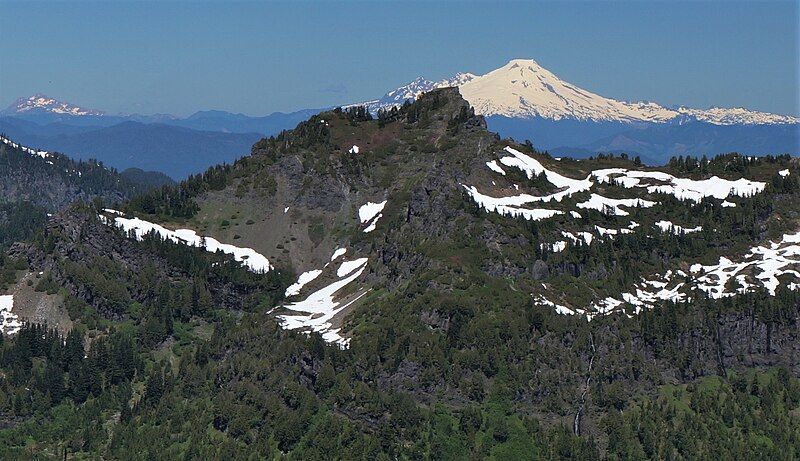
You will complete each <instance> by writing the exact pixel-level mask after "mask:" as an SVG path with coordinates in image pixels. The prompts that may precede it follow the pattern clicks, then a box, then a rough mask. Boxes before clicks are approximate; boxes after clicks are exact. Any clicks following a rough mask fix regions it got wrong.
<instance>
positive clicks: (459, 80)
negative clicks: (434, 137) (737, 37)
mask: <svg viewBox="0 0 800 461" xmlns="http://www.w3.org/2000/svg"><path fill="white" fill-rule="evenodd" d="M447 86H458V88H459V91H460V92H461V94H462V96H463V97H464V99H466V100H467V101H468V102H469V103H470V104H471V105H472V106H473V107H474V108H475V112H476V113H477V114H480V115H483V116H485V117H486V119H487V123H488V125H489V128H490V129H492V130H493V131H496V132H498V133H499V134H500V135H502V136H507V137H512V138H514V139H517V140H525V139H530V140H531V141H532V142H533V144H534V145H535V146H536V147H538V148H540V149H546V150H549V151H550V152H552V153H554V154H558V155H562V156H573V157H579V158H580V157H587V156H591V155H595V154H597V153H598V152H614V153H620V152H626V153H628V154H631V155H640V156H641V157H642V159H643V160H644V161H646V162H648V163H651V164H661V163H664V162H665V161H667V160H668V159H669V158H670V157H672V156H676V155H696V156H700V155H715V154H719V153H725V152H732V151H735V152H740V153H743V154H748V155H763V154H770V153H789V154H793V155H797V154H800V119H798V118H797V117H793V116H789V115H778V114H770V113H766V112H759V111H753V110H748V109H744V108H720V107H713V108H710V109H693V108H688V107H683V106H680V107H675V108H668V107H665V106H662V105H660V104H657V103H654V102H633V103H631V102H624V101H617V100H615V99H611V98H606V97H603V96H600V95H597V94H595V93H592V92H591V91H588V90H584V89H582V88H579V87H577V86H575V85H572V84H570V83H568V82H565V81H564V80H562V79H560V78H559V77H557V76H556V75H554V74H553V73H552V72H550V71H548V70H547V69H545V68H543V67H542V66H540V65H539V64H538V63H537V62H536V61H533V60H530V59H515V60H512V61H510V62H508V63H507V64H506V65H505V66H503V67H501V68H499V69H496V70H493V71H491V72H489V73H487V74H485V75H480V76H477V75H474V74H470V73H459V74H456V75H455V76H454V77H453V78H450V79H444V80H440V81H431V80H427V79H425V78H423V77H419V78H417V79H415V80H414V81H412V82H411V83H409V84H407V85H404V86H401V87H400V88H397V89H395V90H392V91H390V92H388V93H387V94H386V95H384V96H383V97H382V98H380V99H375V100H371V101H365V102H363V103H359V104H360V105H366V106H367V107H369V109H370V111H372V112H373V113H377V111H378V110H380V109H388V108H391V107H393V106H396V105H399V104H402V103H403V102H404V101H406V100H413V99H414V98H416V97H417V96H418V95H419V94H421V93H424V92H427V91H430V90H432V89H434V88H442V87H447ZM354 105H358V104H354Z"/></svg>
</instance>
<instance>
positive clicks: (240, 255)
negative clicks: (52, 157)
mask: <svg viewBox="0 0 800 461" xmlns="http://www.w3.org/2000/svg"><path fill="white" fill-rule="evenodd" d="M104 211H105V212H107V213H109V214H113V215H114V217H113V221H110V220H109V218H107V217H105V216H103V215H100V219H101V220H103V221H105V222H112V223H113V224H114V225H115V226H117V227H119V228H120V229H122V230H124V231H125V232H126V233H131V232H133V234H134V237H135V238H136V240H141V239H142V238H143V237H144V236H145V235H147V234H149V233H150V232H155V233H157V234H158V235H160V236H161V238H164V239H167V240H171V241H173V242H175V243H180V244H184V245H189V246H193V247H199V248H204V249H205V250H206V251H208V252H210V253H216V252H217V251H221V252H223V253H225V254H229V255H233V257H234V259H235V260H236V261H238V262H240V263H241V264H242V265H243V266H245V267H246V268H247V269H249V270H251V271H253V272H257V273H265V272H269V271H270V270H272V265H271V264H270V263H269V260H268V259H267V257H266V256H264V255H262V254H261V253H259V252H257V251H256V250H254V249H252V248H243V247H238V246H236V245H231V244H228V243H222V242H220V241H219V240H217V239H215V238H213V237H204V236H202V235H197V232H195V231H193V230H192V229H176V230H174V231H173V230H170V229H167V228H166V227H164V226H161V225H159V224H155V223H151V222H149V221H145V220H143V219H139V218H125V217H122V216H120V213H119V212H118V211H116V210H111V209H106V210H104Z"/></svg>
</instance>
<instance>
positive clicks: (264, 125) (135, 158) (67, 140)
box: [0, 94, 319, 179]
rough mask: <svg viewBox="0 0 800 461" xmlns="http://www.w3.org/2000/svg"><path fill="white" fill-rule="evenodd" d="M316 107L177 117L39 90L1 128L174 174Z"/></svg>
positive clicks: (26, 139) (224, 156)
mask: <svg viewBox="0 0 800 461" xmlns="http://www.w3.org/2000/svg"><path fill="white" fill-rule="evenodd" d="M317 112H319V110H318V109H308V110H301V111H297V112H293V113H288V114H286V113H280V112H276V113H273V114H270V115H267V116H264V117H249V116H246V115H243V114H233V113H230V112H224V111H201V112H197V113H195V114H193V115H191V116H189V117H186V118H180V117H175V116H172V115H167V114H155V115H139V114H132V115H109V114H106V113H105V112H103V111H99V110H95V109H86V108H83V107H80V106H77V105H74V104H71V103H68V102H64V101H58V100H56V99H53V98H50V97H47V96H45V95H41V94H37V95H34V96H31V97H29V98H20V99H18V100H17V101H16V102H15V103H14V104H12V105H11V106H9V107H8V108H7V109H5V110H3V111H2V112H0V133H5V134H7V135H9V136H10V137H11V138H13V139H15V140H19V141H20V142H22V143H23V144H25V145H29V146H35V147H36V148H40V149H45V150H49V151H57V152H63V153H66V154H68V155H70V156H71V157H74V158H78V159H89V158H94V159H97V160H100V161H102V162H103V163H105V164H107V165H109V166H113V167H115V168H118V169H120V170H124V169H127V168H140V169H143V170H157V171H161V172H163V173H166V174H167V175H169V176H170V177H172V178H174V179H183V178H185V177H187V176H188V175H190V174H193V173H199V172H202V171H204V170H205V169H206V168H208V167H209V166H210V165H213V164H216V163H221V162H228V163H229V162H233V161H234V160H236V159H237V158H240V157H242V156H243V155H247V154H249V153H250V148H251V147H252V145H253V144H254V143H255V142H256V141H258V140H259V139H261V138H262V137H264V136H266V135H271V134H276V133H279V132H280V131H281V130H285V129H289V128H293V127H294V126H296V125H297V124H298V123H299V122H301V121H303V120H305V119H307V118H308V117H309V116H311V115H313V114H315V113H317Z"/></svg>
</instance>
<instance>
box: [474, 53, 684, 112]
mask: <svg viewBox="0 0 800 461" xmlns="http://www.w3.org/2000/svg"><path fill="white" fill-rule="evenodd" d="M459 89H460V91H461V94H462V95H463V96H464V99H466V100H467V101H469V102H470V104H472V106H473V107H474V108H475V112H477V113H479V114H483V115H503V116H506V117H542V118H548V119H553V120H560V119H562V118H572V119H577V120H597V121H606V120H609V121H632V122H633V121H647V122H664V121H667V120H670V119H672V118H675V117H676V116H677V115H678V113H677V112H675V111H673V110H670V109H666V108H664V107H661V106H659V105H658V104H654V103H635V104H630V103H626V102H621V101H617V100H614V99H609V98H604V97H602V96H600V95H597V94H594V93H592V92H590V91H586V90H584V89H581V88H578V87H576V86H574V85H572V84H570V83H567V82H565V81H563V80H561V79H560V78H558V77H557V76H556V75H554V74H553V73H552V72H550V71H549V70H547V69H545V68H544V67H542V66H540V65H539V64H538V63H537V62H536V61H534V60H532V59H515V60H512V61H509V63H508V64H506V65H505V66H503V67H501V68H499V69H496V70H493V71H491V72H489V73H488V74H486V75H481V76H480V77H476V78H474V79H472V80H471V81H469V82H467V83H465V84H463V85H461V86H460V87H459Z"/></svg>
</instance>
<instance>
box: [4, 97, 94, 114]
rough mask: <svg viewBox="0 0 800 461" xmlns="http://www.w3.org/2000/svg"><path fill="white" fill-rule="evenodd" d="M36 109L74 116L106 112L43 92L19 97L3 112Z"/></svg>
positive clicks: (14, 112) (12, 112) (20, 111)
mask: <svg viewBox="0 0 800 461" xmlns="http://www.w3.org/2000/svg"><path fill="white" fill-rule="evenodd" d="M34 111H37V112H38V111H41V112H50V113H53V114H61V115H73V116H84V115H104V113H103V112H101V111H98V110H94V109H85V108H83V107H79V106H76V105H73V104H70V103H68V102H64V101H59V100H57V99H53V98H51V97H49V96H46V95H43V94H35V95H33V96H30V97H27V98H19V99H17V100H16V102H14V103H13V104H12V105H10V106H9V107H8V108H7V109H6V110H5V111H3V112H4V113H6V114H22V113H26V112H34Z"/></svg>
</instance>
